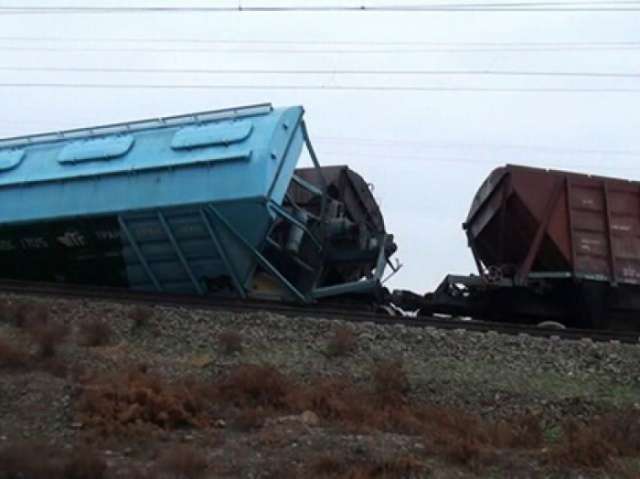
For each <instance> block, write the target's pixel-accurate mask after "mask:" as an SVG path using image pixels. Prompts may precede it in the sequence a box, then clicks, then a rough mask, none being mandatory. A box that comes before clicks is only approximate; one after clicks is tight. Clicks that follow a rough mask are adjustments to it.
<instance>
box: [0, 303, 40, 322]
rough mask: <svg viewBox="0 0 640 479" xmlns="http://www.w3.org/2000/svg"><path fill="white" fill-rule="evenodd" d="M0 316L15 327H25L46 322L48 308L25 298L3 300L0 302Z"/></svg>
mask: <svg viewBox="0 0 640 479" xmlns="http://www.w3.org/2000/svg"><path fill="white" fill-rule="evenodd" d="M0 316H1V318H2V319H3V320H5V321H7V322H9V323H12V324H13V325H14V326H15V327H17V328H27V327H29V326H32V325H34V324H42V323H46V322H47V321H48V319H49V310H48V309H47V308H46V307H45V306H44V305H41V304H37V303H32V302H29V301H25V300H21V299H20V300H4V301H2V302H0Z"/></svg>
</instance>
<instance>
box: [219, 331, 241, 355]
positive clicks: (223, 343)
mask: <svg viewBox="0 0 640 479" xmlns="http://www.w3.org/2000/svg"><path fill="white" fill-rule="evenodd" d="M218 344H219V345H220V349H221V350H222V352H223V353H224V354H226V355H231V354H236V353H241V352H242V350H243V349H244V345H243V340H242V335H241V334H240V333H238V332H236V331H231V330H226V331H222V332H221V333H220V334H219V335H218Z"/></svg>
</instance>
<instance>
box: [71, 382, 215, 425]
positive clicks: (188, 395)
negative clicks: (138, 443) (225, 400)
mask: <svg viewBox="0 0 640 479" xmlns="http://www.w3.org/2000/svg"><path fill="white" fill-rule="evenodd" d="M205 396H206V394H205V393H204V392H203V391H202V390H201V389H200V387H199V386H198V385H195V384H188V383H176V382H168V381H165V380H162V379H161V378H159V377H156V376H153V375H151V374H148V373H143V372H139V371H131V372H128V373H125V374H116V375H111V376H103V377H99V378H94V379H90V380H88V381H86V383H85V384H84V385H83V388H82V392H81V394H80V397H79V399H78V402H77V407H76V410H77V414H78V419H79V420H80V421H81V422H83V423H85V424H87V425H89V426H91V427H93V428H95V429H97V430H98V431H100V432H102V433H103V434H131V435H137V434H147V433H149V432H150V431H152V430H160V429H177V428H182V427H197V428H202V427H207V426H208V425H209V424H210V422H211V418H210V414H209V409H210V404H209V403H208V402H207V400H206V398H205Z"/></svg>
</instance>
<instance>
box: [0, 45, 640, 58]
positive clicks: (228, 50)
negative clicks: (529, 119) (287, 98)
mask: <svg viewBox="0 0 640 479" xmlns="http://www.w3.org/2000/svg"><path fill="white" fill-rule="evenodd" d="M638 50H640V44H633V45H624V46H621V45H603V46H582V47H581V46H549V47H543V46H530V47H527V46H522V47H494V48H487V47H472V48H468V47H467V48H438V47H433V48H378V49H375V48H374V49H372V48H366V49H365V48H361V49H357V48H356V49H353V48H349V49H347V48H331V49H328V48H323V49H298V48H243V49H240V48H216V49H210V48H206V49H205V48H145V47H128V48H110V47H106V48H97V47H57V46H24V47H23V46H6V47H5V46H3V47H2V48H1V49H0V51H3V52H8V51H34V52H38V51H46V52H65V53H70V52H119V53H126V52H145V53H205V54H214V53H234V54H247V53H249V54H251V53H267V54H298V55H299V54H318V53H320V54H357V55H362V54H387V53H394V54H413V53H479V52H490V53H497V52H569V51H638Z"/></svg>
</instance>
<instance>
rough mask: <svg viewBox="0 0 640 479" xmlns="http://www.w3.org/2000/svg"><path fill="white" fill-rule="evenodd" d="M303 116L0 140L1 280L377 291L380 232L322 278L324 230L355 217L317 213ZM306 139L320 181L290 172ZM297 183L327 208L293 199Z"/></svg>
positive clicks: (213, 117) (322, 195)
mask: <svg viewBox="0 0 640 479" xmlns="http://www.w3.org/2000/svg"><path fill="white" fill-rule="evenodd" d="M302 116H303V109H302V108H301V107H291V108H282V109H273V108H272V107H271V106H270V105H256V106H251V107H242V108H234V109H228V110H221V111H213V112H203V113H196V114H192V115H183V116H179V117H171V118H165V119H159V120H143V121H140V122H132V123H125V124H118V125H107V126H103V127H96V128H87V129H80V130H72V131H68V132H62V133H55V134H43V135H36V136H30V137H21V138H15V139H6V140H0V268H2V275H3V276H4V277H10V278H19V279H37V280H47V281H63V282H71V283H81V284H94V285H109V286H125V287H129V288H132V289H139V290H154V291H168V292H177V293H198V294H210V293H221V294H235V295H239V296H241V297H245V296H247V295H250V294H256V292H258V289H260V290H261V291H262V290H263V289H262V288H257V286H256V285H257V284H258V283H259V282H263V281H262V279H261V278H262V277H263V276H265V275H266V276H268V277H269V278H270V282H271V284H272V286H273V287H269V288H267V293H268V295H270V296H272V297H277V298H286V299H295V300H298V301H301V302H310V301H314V300H315V298H318V297H323V296H332V295H336V294H349V293H352V292H357V291H364V292H372V291H375V290H377V289H379V288H380V279H381V277H382V274H383V272H384V269H385V266H386V264H387V260H388V256H390V255H391V254H392V253H393V251H395V245H393V247H391V245H392V237H391V236H390V235H387V234H386V232H385V231H384V228H383V229H375V228H369V229H368V230H366V231H365V230H363V231H361V232H360V233H361V234H360V235H359V236H352V237H350V238H348V241H347V243H346V245H347V246H348V251H349V254H350V255H352V256H351V257H350V258H348V259H349V260H351V261H352V262H353V263H354V264H355V267H356V268H357V271H358V272H359V274H357V275H351V276H349V277H344V278H341V279H340V280H339V281H337V282H336V281H329V282H328V281H327V279H326V278H327V271H329V270H331V268H332V266H331V263H332V259H331V258H330V255H329V254H328V252H330V251H331V250H332V249H334V247H335V245H336V244H337V242H339V241H343V240H344V239H345V238H344V237H343V236H341V235H340V234H339V232H337V231H336V230H335V228H332V225H336V224H343V223H344V224H346V223H349V222H351V221H352V218H350V217H349V214H348V213H345V209H344V205H342V207H334V208H332V209H328V208H324V205H325V204H327V203H328V201H329V199H328V197H327V191H326V181H325V180H324V179H323V174H322V168H321V167H320V166H319V164H318V162H317V160H316V158H315V155H314V153H313V150H312V148H311V144H310V141H309V138H308V136H307V134H306V129H305V127H304V123H303V120H302ZM305 146H306V147H307V148H308V149H309V150H310V153H311V156H312V159H313V161H314V170H315V171H316V172H317V174H318V178H319V179H320V181H319V182H317V184H316V185H313V184H311V183H308V182H305V181H304V180H302V179H299V178H298V177H297V174H296V172H295V168H296V165H297V162H298V159H299V157H300V154H301V151H302V149H303V148H304V147H305ZM293 184H301V185H303V189H305V190H307V192H308V193H309V194H310V195H311V198H312V200H313V201H312V203H319V204H321V205H323V208H321V209H320V211H312V210H313V208H310V209H304V208H301V207H300V205H298V204H296V203H295V202H291V201H289V199H288V198H289V197H290V194H289V192H290V190H291V188H292V185H293ZM331 201H333V202H334V203H336V204H337V203H340V202H339V201H335V200H331ZM332 204H333V203H332ZM303 206H305V207H307V206H308V205H303ZM376 208H377V205H376ZM362 239H366V240H367V241H366V242H364V241H360V240H362ZM332 288H335V289H332ZM258 293H259V294H263V293H260V292H258Z"/></svg>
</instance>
